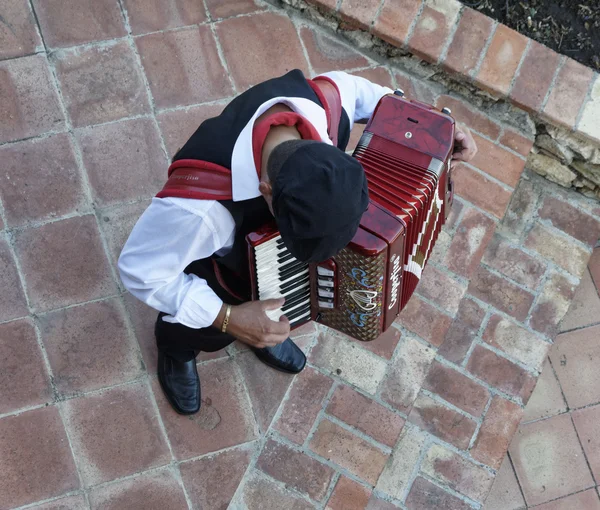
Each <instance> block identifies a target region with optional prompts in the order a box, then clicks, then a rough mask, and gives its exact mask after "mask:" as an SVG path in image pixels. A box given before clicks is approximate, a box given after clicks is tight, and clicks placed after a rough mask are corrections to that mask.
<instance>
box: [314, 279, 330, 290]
mask: <svg viewBox="0 0 600 510" xmlns="http://www.w3.org/2000/svg"><path fill="white" fill-rule="evenodd" d="M317 285H318V286H319V287H323V288H328V287H329V288H332V287H333V280H323V279H322V278H317Z"/></svg>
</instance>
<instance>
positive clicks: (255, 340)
mask: <svg viewBox="0 0 600 510" xmlns="http://www.w3.org/2000/svg"><path fill="white" fill-rule="evenodd" d="M284 302H285V299H283V298H281V299H266V300H264V301H249V302H248V303H244V304H242V305H239V306H232V307H231V314H230V316H229V326H227V333H229V334H230V335H233V336H234V337H236V338H237V339H238V340H240V341H242V342H244V343H245V344H248V345H250V346H252V347H255V348H257V349H262V348H263V347H272V346H274V345H277V344H280V343H281V342H283V341H284V340H285V339H286V338H287V337H288V336H290V321H288V319H287V317H285V316H284V315H282V316H281V317H280V318H279V321H278V322H276V321H272V320H271V319H269V317H267V314H266V313H265V312H266V311H267V310H276V309H277V308H281V307H282V306H283V303H284Z"/></svg>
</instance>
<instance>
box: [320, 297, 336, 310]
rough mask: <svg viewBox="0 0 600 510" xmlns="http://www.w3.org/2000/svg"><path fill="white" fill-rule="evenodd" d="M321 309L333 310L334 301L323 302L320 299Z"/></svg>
mask: <svg viewBox="0 0 600 510" xmlns="http://www.w3.org/2000/svg"><path fill="white" fill-rule="evenodd" d="M319 308H329V309H331V308H333V301H321V300H320V299H319Z"/></svg>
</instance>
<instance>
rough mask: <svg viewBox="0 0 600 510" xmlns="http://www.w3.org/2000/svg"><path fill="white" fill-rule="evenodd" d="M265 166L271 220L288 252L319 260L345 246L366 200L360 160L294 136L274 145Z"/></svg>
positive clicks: (367, 203) (367, 194)
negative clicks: (270, 190)
mask: <svg viewBox="0 0 600 510" xmlns="http://www.w3.org/2000/svg"><path fill="white" fill-rule="evenodd" d="M268 166H269V174H270V175H275V179H274V182H272V183H271V184H272V187H273V212H274V214H275V221H276V222H277V226H278V228H279V231H280V232H281V237H282V238H283V241H284V243H285V245H286V246H287V248H288V250H289V251H290V252H291V254H292V255H293V256H294V257H296V258H297V259H299V260H301V261H304V262H322V261H324V260H326V259H328V258H330V257H332V256H334V255H336V254H337V253H338V252H339V251H340V250H342V249H343V248H345V247H346V245H347V244H348V243H349V242H350V241H351V240H352V238H353V237H354V235H355V234H356V231H357V229H358V226H359V224H360V219H361V217H362V215H363V213H364V212H365V211H366V210H367V207H368V205H369V192H368V189H367V179H366V177H365V172H364V170H363V168H362V166H361V165H360V163H359V162H358V161H357V160H356V159H355V158H353V157H351V156H349V155H347V154H346V153H344V152H343V151H342V150H340V149H338V148H337V147H333V146H331V145H327V144H325V143H323V142H317V141H312V140H293V141H288V142H284V143H282V144H280V145H279V146H277V147H276V148H275V149H274V150H273V152H272V153H271V156H270V157H269V161H268Z"/></svg>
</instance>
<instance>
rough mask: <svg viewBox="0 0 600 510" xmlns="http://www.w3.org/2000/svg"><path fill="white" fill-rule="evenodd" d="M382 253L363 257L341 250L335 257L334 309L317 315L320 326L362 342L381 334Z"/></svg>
mask: <svg viewBox="0 0 600 510" xmlns="http://www.w3.org/2000/svg"><path fill="white" fill-rule="evenodd" d="M386 255H387V254H386V252H385V251H384V252H382V253H380V254H379V255H377V256H365V255H361V254H360V253H358V252H356V251H353V250H352V249H351V248H350V247H347V248H344V249H343V250H342V251H341V252H340V253H339V254H338V255H336V256H335V257H334V258H335V263H336V265H337V274H338V282H337V285H338V306H337V307H336V308H335V309H331V310H322V311H321V317H322V320H321V322H322V323H323V324H326V325H327V326H330V327H332V328H334V329H337V330H339V331H343V332H344V333H345V334H346V335H349V336H351V337H353V338H356V339H358V340H362V341H366V342H368V341H371V340H375V339H376V338H377V337H378V336H379V335H380V334H381V331H382V320H383V309H382V307H383V301H384V299H383V298H384V294H383V291H384V288H383V285H384V274H385V270H386Z"/></svg>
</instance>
